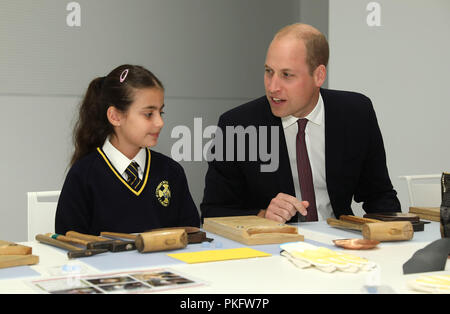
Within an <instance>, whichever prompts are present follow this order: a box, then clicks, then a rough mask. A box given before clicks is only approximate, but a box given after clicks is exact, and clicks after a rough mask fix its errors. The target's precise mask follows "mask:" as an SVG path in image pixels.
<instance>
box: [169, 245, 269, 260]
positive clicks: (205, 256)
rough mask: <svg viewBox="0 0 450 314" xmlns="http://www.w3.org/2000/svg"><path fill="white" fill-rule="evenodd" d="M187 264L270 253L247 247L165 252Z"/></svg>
mask: <svg viewBox="0 0 450 314" xmlns="http://www.w3.org/2000/svg"><path fill="white" fill-rule="evenodd" d="M167 255H168V256H170V257H173V258H176V259H178V260H180V261H182V262H185V263H188V264H195V263H206V262H217V261H227V260H232V259H243V258H252V257H267V256H271V254H268V253H264V252H261V251H257V250H254V249H251V248H248V247H244V248H238V249H225V250H212V251H199V252H190V253H176V254H167Z"/></svg>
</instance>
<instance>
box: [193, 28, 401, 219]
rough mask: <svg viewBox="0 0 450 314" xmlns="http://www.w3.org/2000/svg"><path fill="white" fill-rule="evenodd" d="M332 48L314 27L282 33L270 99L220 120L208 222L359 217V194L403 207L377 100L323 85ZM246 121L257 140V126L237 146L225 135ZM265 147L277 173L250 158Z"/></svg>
mask: <svg viewBox="0 0 450 314" xmlns="http://www.w3.org/2000/svg"><path fill="white" fill-rule="evenodd" d="M328 49H329V48H328V42H327V40H326V38H325V36H323V34H321V33H320V32H319V31H318V30H317V29H315V28H313V27H312V26H309V25H305V24H293V25H289V26H286V27H285V28H283V29H282V30H280V31H279V32H278V33H277V34H276V35H275V37H274V39H273V41H272V42H271V44H270V46H269V49H268V51H267V56H266V62H265V74H264V84H265V89H266V95H265V96H264V97H261V98H258V99H256V100H253V101H251V102H249V103H246V104H244V105H241V106H239V107H237V108H234V109H232V110H230V111H228V112H226V113H224V114H223V115H222V116H221V117H220V119H219V124H218V126H219V128H220V130H222V132H221V134H222V135H223V136H221V137H220V138H219V139H221V138H223V141H224V144H223V145H222V148H223V149H222V151H223V155H222V156H221V157H219V158H217V155H215V157H216V158H215V160H212V161H210V162H209V168H208V172H207V174H206V179H205V181H206V186H205V192H204V198H203V202H202V204H201V205H200V208H201V211H202V218H205V217H219V216H238V215H239V216H240V215H258V216H261V217H266V218H268V219H272V220H275V221H280V222H286V221H291V220H294V219H296V217H297V216H298V214H300V216H299V217H300V218H301V219H302V220H306V221H316V220H322V219H326V218H328V217H333V216H335V217H339V216H340V215H344V214H345V215H351V214H353V213H352V209H351V202H352V198H354V199H355V201H356V202H363V209H364V210H365V211H366V212H386V211H400V203H399V201H398V199H397V197H396V194H397V193H396V191H395V190H394V189H393V187H392V184H391V181H390V179H389V174H388V170H387V166H386V156H385V151H384V144H383V139H382V136H381V132H380V129H379V127H378V123H377V119H376V115H375V112H374V109H373V106H372V103H371V101H370V99H369V98H367V97H365V96H364V95H362V94H358V93H353V92H345V91H336V90H327V89H322V88H321V86H322V84H323V83H324V81H325V78H326V66H327V63H328V55H329V50H328ZM236 126H240V128H241V130H242V129H243V130H250V128H253V130H256V133H257V138H252V137H251V136H250V135H251V132H248V133H246V135H247V139H248V141H247V142H246V146H244V147H242V145H241V146H240V145H237V144H236V141H235V139H236V136H235V135H233V134H230V133H227V132H226V131H225V130H229V129H230V128H233V127H234V128H236ZM274 139H275V141H274ZM252 140H253V141H255V140H256V141H257V146H254V145H251V143H249V141H252ZM225 143H226V144H225ZM230 143H231V145H230ZM263 144H264V145H263ZM266 144H267V146H266ZM274 144H275V145H274ZM261 145H262V146H265V147H269V148H270V150H271V154H272V157H273V159H274V160H275V161H276V162H277V166H278V167H276V169H274V170H275V171H262V169H263V168H262V166H263V165H264V164H267V158H266V157H267V156H264V158H262V156H258V158H256V159H254V158H250V159H249V156H250V155H251V153H252V152H249V151H248V150H249V149H252V148H253V149H254V148H255V147H259V148H261ZM242 149H247V151H245V152H242V151H240V150H242ZM259 151H260V150H259ZM274 154H275V155H274ZM238 155H239V156H245V157H246V158H247V159H242V158H240V159H239V157H238ZM260 155H261V154H260ZM230 157H232V158H230ZM271 162H273V160H272V161H271Z"/></svg>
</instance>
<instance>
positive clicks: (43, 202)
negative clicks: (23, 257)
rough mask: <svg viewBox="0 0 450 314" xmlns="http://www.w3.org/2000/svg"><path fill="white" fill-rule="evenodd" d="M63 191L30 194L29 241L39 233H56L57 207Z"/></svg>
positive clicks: (28, 195)
mask: <svg viewBox="0 0 450 314" xmlns="http://www.w3.org/2000/svg"><path fill="white" fill-rule="evenodd" d="M60 193H61V191H48V192H28V193H27V197H28V236H27V238H28V241H34V237H35V236H36V235H37V234H39V233H47V232H55V214H56V205H57V204H58V198H59V194H60Z"/></svg>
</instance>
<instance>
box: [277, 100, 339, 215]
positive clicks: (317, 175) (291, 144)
mask: <svg viewBox="0 0 450 314" xmlns="http://www.w3.org/2000/svg"><path fill="white" fill-rule="evenodd" d="M305 118H306V119H308V123H307V124H306V129H305V142H306V149H307V150H308V157H309V162H310V164H311V172H312V177H313V184H314V192H315V195H316V207H317V216H318V219H319V220H325V219H327V218H330V217H334V213H333V209H332V208H331V203H330V197H329V196H328V190H327V181H326V175H325V114H324V106H323V99H322V96H321V95H320V94H319V100H318V101H317V105H316V106H315V107H314V109H313V111H312V112H311V113H310V114H309V115H307V116H306V117H305ZM298 119H299V118H296V117H294V116H287V117H284V118H281V122H282V124H283V130H284V136H285V138H286V146H287V150H288V154H289V161H290V164H291V171H292V178H293V179H294V188H295V197H296V198H297V199H299V200H302V196H301V192H300V183H299V181H298V172H297V149H296V138H297V133H298V124H297V120H298Z"/></svg>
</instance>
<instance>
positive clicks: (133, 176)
mask: <svg viewBox="0 0 450 314" xmlns="http://www.w3.org/2000/svg"><path fill="white" fill-rule="evenodd" d="M138 169H139V165H138V164H137V162H135V161H133V162H131V164H130V165H129V166H128V168H127V169H125V173H126V174H127V176H128V180H127V182H128V184H129V185H130V186H131V187H132V188H133V189H135V190H136V191H137V190H138V189H139V186H140V185H141V179H139V175H138Z"/></svg>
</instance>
